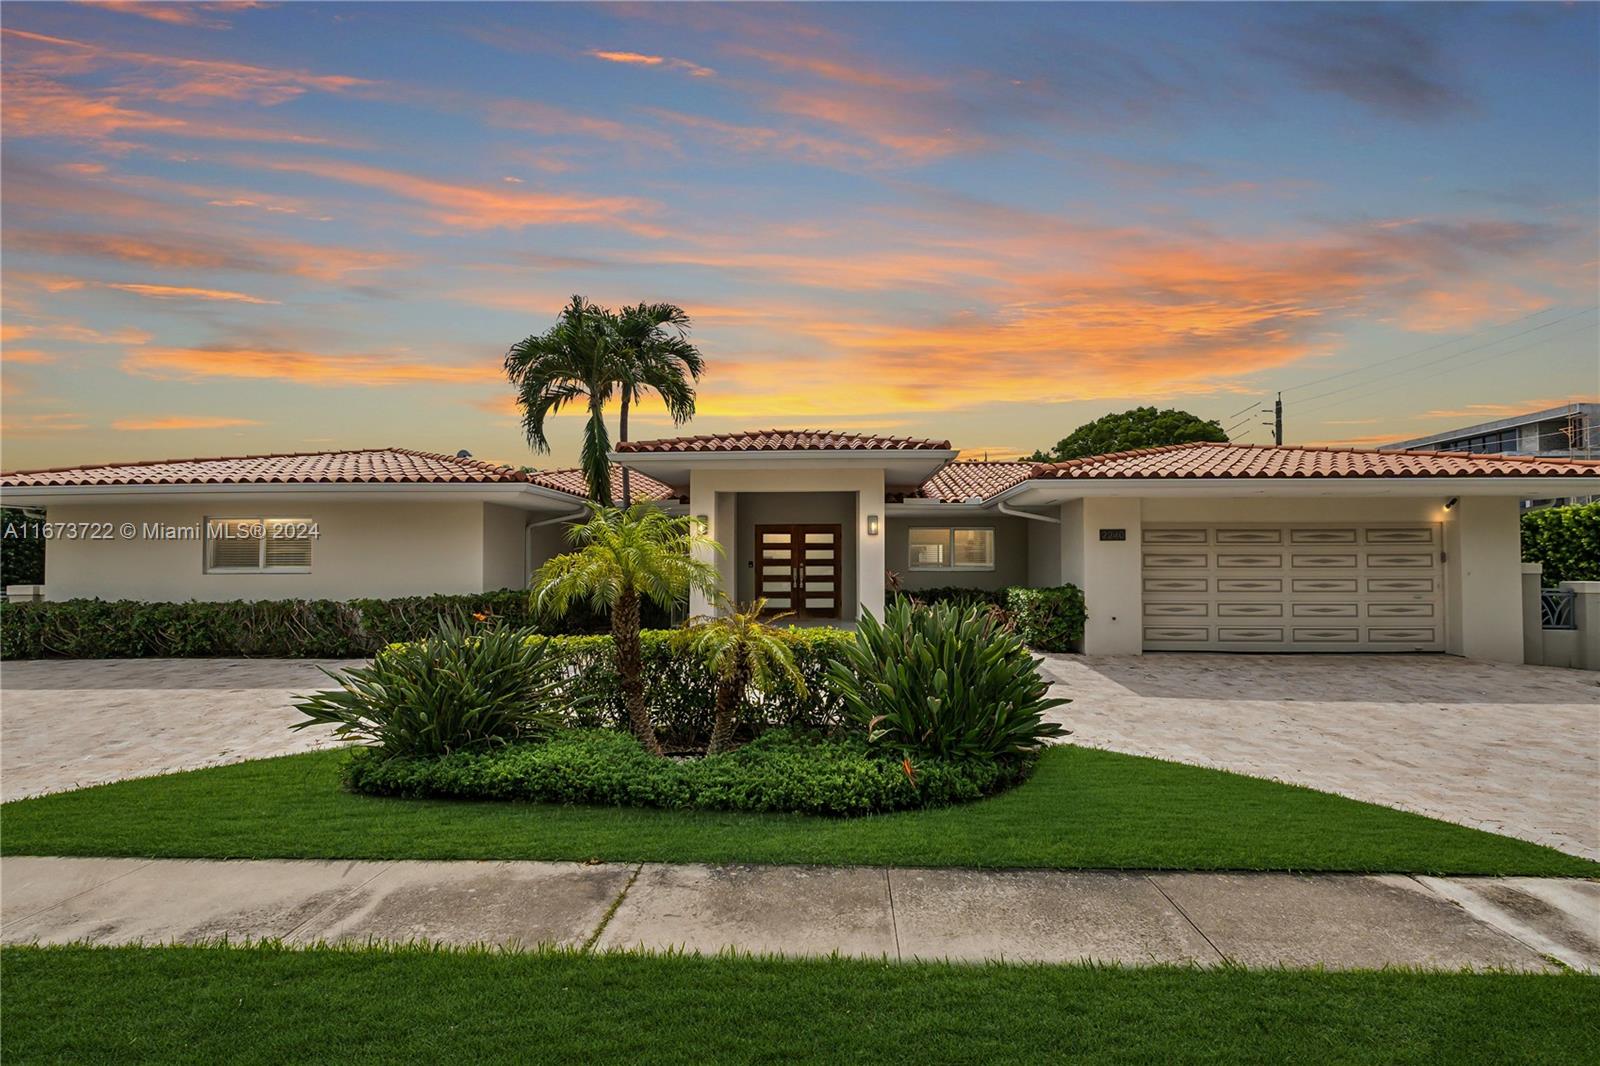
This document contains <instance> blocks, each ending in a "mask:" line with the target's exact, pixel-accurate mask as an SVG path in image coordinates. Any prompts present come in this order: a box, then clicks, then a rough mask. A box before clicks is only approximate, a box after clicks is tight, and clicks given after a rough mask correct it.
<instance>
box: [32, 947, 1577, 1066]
mask: <svg viewBox="0 0 1600 1066" xmlns="http://www.w3.org/2000/svg"><path fill="white" fill-rule="evenodd" d="M0 962H3V966H0V991H3V998H4V1002H5V1058H6V1062H7V1064H8V1066H10V1064H13V1063H16V1064H21V1063H34V1062H122V1061H130V1062H131V1061H138V1062H193V1063H207V1064H209V1063H215V1062H245V1063H274V1064H275V1063H282V1062H304V1061H336V1062H341V1063H365V1062H373V1063H378V1062H382V1063H389V1062H450V1063H458V1062H552V1063H568V1062H573V1063H576V1062H623V1061H627V1062H652V1063H680V1062H681V1063H703V1062H771V1061H779V1060H784V1061H819V1062H908V1061H910V1062H919V1063H958V1062H972V1063H1004V1062H1023V1061H1063V1060H1066V1059H1069V1058H1070V1059H1072V1060H1073V1061H1078V1062H1225V1063H1280V1062H1316V1063H1350V1062H1354V1063H1367V1062H1370V1063H1452V1064H1459V1063H1477V1062H1482V1063H1504V1062H1568V1063H1579V1062H1594V1061H1595V1059H1596V1051H1595V1049H1596V1047H1597V1046H1600V980H1597V979H1596V978H1592V977H1579V976H1574V975H1552V976H1526V975H1512V974H1443V973H1433V974H1422V973H1407V972H1398V971H1385V972H1376V973H1374V972H1365V973H1318V972H1315V971H1288V970H1268V971H1260V970H1256V971H1246V970H1238V969H1220V970H1182V969H1170V968H1152V969H1107V968H1090V967H1080V966H961V965H946V964H901V963H885V962H867V961H852V960H838V959H821V960H813V961H798V960H791V961H780V960H774V959H754V958H737V959H736V958H727V957H722V958H714V959H707V958H697V957H685V956H677V957H671V956H659V955H657V956H640V955H599V956H584V955H577V954H568V953H541V954H522V955H518V954H497V953H486V952H475V953H474V952H452V951H432V950H426V949H398V950H370V949H365V950H329V949H316V950H310V951H292V950H287V949H281V948H276V947H257V948H223V947H210V948H88V947H70V948H9V949H6V950H5V951H4V952H0Z"/></svg>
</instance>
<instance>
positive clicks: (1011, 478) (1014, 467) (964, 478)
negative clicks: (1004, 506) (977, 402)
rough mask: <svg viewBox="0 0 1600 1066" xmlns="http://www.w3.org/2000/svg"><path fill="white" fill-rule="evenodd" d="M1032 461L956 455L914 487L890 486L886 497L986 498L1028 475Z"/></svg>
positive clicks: (942, 500) (952, 500) (943, 500)
mask: <svg viewBox="0 0 1600 1066" xmlns="http://www.w3.org/2000/svg"><path fill="white" fill-rule="evenodd" d="M1034 466H1035V464H1034V463H1029V462H1020V461H1018V462H999V461H996V462H980V461H978V460H975V459H957V460H955V461H954V462H950V463H947V464H945V466H943V467H942V468H941V469H940V470H939V472H938V473H936V474H934V475H933V476H932V477H930V478H929V479H928V480H926V481H924V482H923V483H922V484H921V485H918V486H916V487H915V488H906V489H890V490H889V499H890V500H891V501H893V502H895V503H899V502H901V501H903V500H937V501H938V502H940V503H961V502H962V501H964V500H969V499H971V498H972V497H974V496H978V497H982V498H983V499H988V498H989V497H990V496H993V495H995V494H996V493H1000V492H1004V491H1005V490H1006V489H1009V488H1010V487H1011V486H1013V485H1016V484H1019V483H1021V482H1023V481H1026V480H1027V479H1028V475H1029V473H1031V472H1032V470H1033V468H1034Z"/></svg>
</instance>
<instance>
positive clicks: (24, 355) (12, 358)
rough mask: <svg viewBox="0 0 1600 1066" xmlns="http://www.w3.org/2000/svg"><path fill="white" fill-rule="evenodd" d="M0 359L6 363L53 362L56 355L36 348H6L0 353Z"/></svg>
mask: <svg viewBox="0 0 1600 1066" xmlns="http://www.w3.org/2000/svg"><path fill="white" fill-rule="evenodd" d="M0 361H3V362H7V363H53V362H55V361H56V357H55V356H53V355H51V354H50V353H49V352H42V351H40V350H39V349H37V348H7V349H5V351H4V352H3V353H0Z"/></svg>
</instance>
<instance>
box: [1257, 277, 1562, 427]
mask: <svg viewBox="0 0 1600 1066" xmlns="http://www.w3.org/2000/svg"><path fill="white" fill-rule="evenodd" d="M1554 308H1555V305H1554V304H1552V305H1551V306H1550V307H1544V308H1540V309H1539V310H1537V311H1532V312H1530V313H1528V314H1526V315H1523V316H1522V317H1521V318H1513V319H1511V320H1510V321H1508V322H1501V323H1500V324H1499V325H1497V326H1490V327H1489V328H1488V329H1483V330H1479V331H1478V332H1477V333H1469V334H1468V335H1467V336H1465V337H1451V338H1450V339H1449V340H1445V341H1440V342H1439V343H1437V344H1430V345H1428V346H1427V347H1426V348H1418V349H1417V350H1416V351H1414V352H1402V353H1400V354H1399V355H1391V356H1388V357H1387V358H1384V359H1379V360H1377V361H1376V362H1373V363H1367V364H1366V365H1365V366H1357V367H1351V368H1350V369H1349V370H1340V371H1339V372H1337V373H1334V374H1328V375H1326V376H1325V377H1320V378H1312V379H1311V380H1310V381H1302V382H1301V383H1300V384H1298V385H1290V386H1288V387H1286V388H1285V389H1284V390H1283V391H1284V392H1293V391H1294V390H1295V389H1309V388H1310V387H1311V386H1313V385H1320V384H1322V383H1323V382H1324V381H1333V380H1334V379H1335V378H1342V377H1348V376H1349V375H1351V374H1359V373H1361V372H1362V371H1364V370H1371V369H1373V368H1374V367H1379V366H1383V365H1384V364H1386V363H1393V362H1395V361H1397V360H1400V359H1409V358H1411V357H1412V356H1415V355H1426V354H1428V353H1429V352H1432V351H1436V350H1438V349H1440V348H1444V347H1446V346H1448V345H1451V344H1457V343H1459V342H1461V341H1464V340H1471V339H1472V338H1473V337H1474V336H1480V335H1482V334H1485V333H1493V332H1494V331H1495V330H1497V329H1504V328H1505V327H1506V326H1514V325H1516V324H1517V323H1518V322H1526V321H1527V320H1528V319H1530V318H1537V317H1539V316H1540V315H1542V314H1545V313H1546V312H1548V311H1551V310H1554ZM1510 339H1511V338H1510V337H1502V338H1501V340H1510ZM1308 399H1309V397H1308ZM1229 417H1230V418H1231V417H1232V416H1231V415H1230V416H1229Z"/></svg>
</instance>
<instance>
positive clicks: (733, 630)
mask: <svg viewBox="0 0 1600 1066" xmlns="http://www.w3.org/2000/svg"><path fill="white" fill-rule="evenodd" d="M722 606H723V613H722V614H720V615H718V616H717V617H715V618H707V619H704V620H702V621H698V622H695V623H693V624H692V626H691V629H692V631H693V633H694V642H693V645H692V647H693V648H694V652H695V654H696V655H697V656H699V657H700V658H701V659H702V660H703V661H704V662H705V664H706V668H707V669H709V670H710V671H711V673H712V674H713V675H714V676H715V677H716V679H717V695H716V712H715V718H714V719H713V723H712V726H711V742H710V743H709V744H708V745H706V754H707V755H716V754H717V753H718V752H722V751H726V750H727V749H728V744H729V742H730V741H731V740H732V739H733V729H734V725H735V724H736V721H735V720H736V718H737V717H738V713H739V707H740V705H741V704H742V703H744V695H745V692H746V691H747V690H748V689H749V688H750V687H751V686H752V685H754V686H755V687H756V689H757V690H760V691H766V690H768V689H770V688H772V687H773V686H774V685H775V684H776V683H777V682H778V679H779V678H780V677H781V678H783V679H785V680H787V681H788V682H789V683H790V684H791V685H793V686H794V687H795V688H796V689H797V690H798V691H799V692H800V694H801V695H802V696H803V695H804V694H805V691H806V682H805V678H804V677H802V676H801V674H800V668H799V667H797V666H796V665H795V662H794V650H793V649H792V648H791V647H790V646H789V642H788V641H787V640H785V639H784V637H783V634H782V633H781V632H779V631H778V630H777V629H774V628H773V627H772V626H771V625H769V624H768V621H770V619H769V620H763V619H762V612H763V611H765V610H766V608H767V601H766V600H763V599H758V600H756V601H755V602H753V603H749V604H746V605H744V606H742V607H741V606H739V605H738V604H735V603H733V602H732V601H731V600H728V599H727V598H726V597H724V598H723V600H722ZM776 617H778V618H783V617H785V616H784V615H778V616H776Z"/></svg>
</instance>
